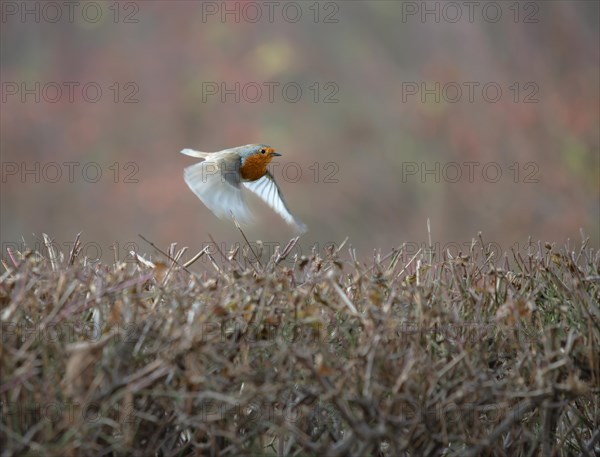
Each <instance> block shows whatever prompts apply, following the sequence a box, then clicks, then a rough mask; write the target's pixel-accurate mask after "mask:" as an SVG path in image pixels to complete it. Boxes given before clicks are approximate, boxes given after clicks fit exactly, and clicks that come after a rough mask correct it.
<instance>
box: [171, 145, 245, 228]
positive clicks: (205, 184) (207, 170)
mask: <svg viewBox="0 0 600 457" xmlns="http://www.w3.org/2000/svg"><path fill="white" fill-rule="evenodd" d="M184 151H190V153H188V152H184ZM181 152H182V153H183V154H186V155H191V156H192V157H202V158H206V160H205V161H204V162H200V163H196V164H194V165H192V166H190V167H187V168H185V169H184V170H183V178H184V180H185V182H186V184H187V185H188V186H189V188H190V189H192V192H194V193H195V194H196V196H197V197H198V198H199V199H200V200H202V203H204V204H205V205H206V206H207V207H208V209H210V210H211V211H212V212H213V213H214V214H215V215H216V216H217V217H220V218H222V219H231V214H232V213H233V215H234V216H235V218H236V220H237V221H238V222H239V223H241V224H249V223H251V222H252V220H253V218H252V214H251V213H250V210H249V209H248V206H247V204H246V201H245V200H244V196H243V195H242V190H241V188H240V182H239V167H240V164H239V157H238V156H237V155H235V154H231V153H224V154H214V155H213V154H212V153H201V152H198V151H193V150H191V149H184V150H183V151H181ZM192 153H193V154H192ZM199 154H203V155H199ZM211 156H212V157H211Z"/></svg>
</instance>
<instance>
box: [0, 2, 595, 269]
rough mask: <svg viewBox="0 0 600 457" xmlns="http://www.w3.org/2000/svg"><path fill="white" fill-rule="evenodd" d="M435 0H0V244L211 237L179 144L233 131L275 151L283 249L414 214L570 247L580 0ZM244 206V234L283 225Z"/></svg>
mask: <svg viewBox="0 0 600 457" xmlns="http://www.w3.org/2000/svg"><path fill="white" fill-rule="evenodd" d="M452 3H453V5H458V7H456V6H450V7H448V4H447V3H444V2H428V3H426V4H425V3H415V2H404V3H402V2H388V1H369V2H366V1H365V2H325V3H320V4H315V3H312V2H301V3H294V4H293V6H291V7H290V6H286V5H287V4H286V3H279V2H275V3H271V4H264V3H255V2H251V3H249V4H247V3H237V4H236V3H233V2H227V3H226V4H225V3H222V2H189V1H182V2H167V1H157V2H137V3H134V2H125V3H114V2H79V3H77V4H76V6H73V7H72V8H73V10H72V11H69V8H67V7H66V6H64V5H65V4H64V2H45V3H43V2H40V3H37V5H38V6H36V2H3V4H2V24H1V26H2V27H1V32H0V41H1V46H2V48H1V64H2V65H1V70H0V77H1V80H2V105H1V132H0V133H1V134H0V152H1V154H2V167H3V168H2V183H1V185H2V190H1V197H0V199H1V214H0V215H1V239H2V246H3V253H2V257H3V258H5V255H6V254H5V252H6V247H7V246H14V245H17V246H18V245H19V244H20V243H21V237H23V238H24V239H25V240H26V241H27V242H28V244H29V245H30V246H35V244H36V243H39V240H40V238H41V233H42V232H45V233H48V234H49V235H51V236H52V237H53V238H54V239H55V240H56V242H57V243H58V244H64V243H67V242H70V241H72V240H73V238H74V237H75V235H76V233H77V232H80V231H81V232H83V233H82V239H83V241H84V243H87V244H88V252H87V254H88V255H89V256H90V257H92V258H93V257H95V256H97V254H96V251H97V249H98V248H99V249H100V250H101V255H102V257H103V258H105V259H106V260H110V259H111V258H112V256H113V254H112V253H111V252H110V249H109V247H110V246H111V245H112V244H113V243H116V244H117V246H118V248H119V251H118V253H117V256H118V257H120V258H124V257H125V252H126V250H127V249H128V247H129V246H128V243H132V242H133V243H135V244H136V245H138V246H139V247H140V250H141V251H144V252H153V250H152V248H151V247H149V246H148V245H145V244H144V242H143V241H142V240H141V239H140V238H138V236H137V234H138V233H141V234H143V235H144V236H145V237H147V238H148V239H151V240H152V241H153V242H155V243H156V244H157V245H159V246H161V247H163V248H166V246H168V244H169V243H171V242H174V241H177V242H178V243H179V245H180V246H182V245H185V246H190V248H191V249H192V250H194V251H196V250H197V249H198V248H200V247H202V246H203V245H204V244H205V243H208V242H209V241H210V239H209V234H211V235H212V236H213V237H214V238H215V239H216V240H218V241H219V242H222V243H223V246H222V247H223V248H224V249H228V248H229V247H230V246H231V245H232V244H235V243H239V242H240V241H242V239H241V236H240V234H239V232H237V230H236V229H235V227H234V226H233V224H231V223H230V222H228V221H222V220H219V219H216V218H215V217H214V216H213V215H212V214H211V213H210V212H209V211H208V210H207V209H206V208H205V207H204V206H203V205H202V203H201V202H200V201H199V200H198V199H197V198H196V197H195V196H194V195H193V194H192V193H191V192H190V191H189V189H188V188H187V186H186V185H185V183H184V181H183V179H182V171H183V168H184V167H186V166H188V165H190V164H191V163H193V159H190V158H189V157H185V156H182V155H180V154H179V153H178V151H179V150H181V149H182V148H184V147H192V148H196V149H200V150H207V151H213V150H219V149H223V148H226V147H231V146H236V145H241V144H246V143H267V144H270V145H272V146H274V147H275V148H276V149H277V150H278V151H279V152H281V153H283V157H281V158H280V160H279V162H280V165H279V166H277V167H276V168H274V174H275V176H276V178H277V179H278V181H279V184H280V186H281V187H282V188H283V191H284V193H285V195H286V197H287V201H288V203H289V205H290V207H291V208H292V210H293V212H294V213H296V214H297V215H298V217H299V218H300V219H302V220H303V221H305V222H306V223H307V224H308V226H309V228H310V231H309V232H308V233H307V234H306V235H305V236H304V237H303V238H302V243H301V245H300V246H301V249H302V250H303V252H307V250H308V249H309V246H311V245H313V244H314V243H318V245H319V248H322V247H323V246H324V245H325V244H326V243H331V242H334V243H339V242H341V241H342V240H343V239H344V238H345V237H346V236H348V237H349V238H350V243H351V244H352V245H353V246H355V247H356V248H357V251H358V252H359V254H360V255H361V256H362V257H367V256H370V255H371V254H372V252H373V249H381V250H382V251H384V252H388V251H389V250H390V249H391V248H393V247H397V246H400V245H401V244H402V243H405V242H407V243H409V244H411V246H412V248H411V249H412V250H413V251H414V250H416V249H415V248H414V247H415V246H422V245H424V244H426V243H427V237H428V235H427V219H428V218H429V219H430V221H431V229H432V230H431V232H432V233H431V235H432V237H433V241H434V243H435V242H437V243H439V244H437V245H436V246H437V248H438V250H441V249H443V248H444V247H449V246H450V247H452V248H453V249H454V248H455V247H456V246H458V245H461V246H464V243H468V242H469V241H470V240H471V239H472V238H473V237H476V236H477V233H478V232H479V231H481V232H482V233H483V237H484V240H485V241H488V242H493V243H496V245H498V246H500V247H501V248H503V249H508V248H510V247H511V246H515V245H518V246H519V247H523V246H524V245H525V243H526V242H527V239H528V237H531V238H532V239H534V240H538V239H541V240H547V241H551V242H556V243H558V244H561V245H562V244H563V243H565V242H567V240H569V239H570V240H571V241H570V243H571V246H572V247H575V246H576V245H578V243H579V242H580V237H581V233H580V229H582V230H583V231H584V232H585V234H586V235H587V236H589V237H590V244H591V245H593V246H595V247H598V246H599V245H600V225H599V224H600V222H599V221H600V214H599V211H600V209H599V193H600V184H599V173H600V172H599V169H600V165H599V151H600V135H599V131H600V127H599V126H600V119H599V106H600V95H599V91H600V79H599V74H600V70H599V68H600V57H599V44H598V43H599V41H598V35H599V19H598V17H599V6H598V5H599V3H598V2H572V1H553V2H521V3H516V2H492V3H493V5H492V6H491V7H487V6H486V5H487V3H485V2H481V4H479V3H478V4H477V5H480V6H476V7H473V8H474V9H473V10H472V11H470V10H469V8H470V7H468V5H466V4H465V3H464V2H452ZM45 4H50V6H49V7H48V6H45V7H44V5H45ZM7 5H8V6H7ZM40 5H41V6H40ZM269 5H271V6H269ZM486 8H487V9H486ZM427 11H429V12H427ZM498 11H499V12H500V14H501V16H498ZM59 13H60V17H59ZM70 13H72V17H69V16H70ZM225 13H226V14H225ZM258 13H261V17H260V19H258V20H255V19H256V18H257V14H258ZM270 13H272V15H271V17H269V15H270ZM298 13H300V14H301V16H299V17H298ZM458 13H460V18H458V19H457V17H458V16H457V14H458ZM471 13H472V15H471ZM99 14H100V15H101V16H100V15H99ZM223 14H225V16H224V17H223ZM423 14H425V16H423ZM236 83H239V84H240V90H239V91H238V92H237V93H236V90H235V87H236V86H235V84H236ZM265 83H267V84H268V83H278V84H279V85H278V86H276V85H274V86H272V87H273V88H274V91H273V99H272V100H269V94H268V90H267V89H268V86H267V85H265ZM36 84H37V86H36ZM223 84H225V85H226V87H227V88H229V89H232V90H233V92H232V93H230V94H229V95H227V96H226V98H225V100H222V96H223V94H222V93H217V94H214V95H213V94H212V92H211V91H213V92H214V90H215V88H217V89H219V90H220V89H221V87H222V85H223ZM286 84H287V86H286V88H287V89H286V90H287V92H286V93H282V88H283V86H284V85H286ZM436 84H439V87H440V89H439V90H436ZM69 85H71V87H72V88H73V94H72V96H73V97H72V99H70V98H71V97H70V94H69V90H68V87H69ZM257 86H259V87H261V88H262V90H263V93H262V95H258V94H257V92H256V87H257ZM57 87H59V88H60V89H61V93H59V92H58V90H57ZM84 87H85V91H84V90H83V88H84ZM98 87H99V88H100V89H101V90H102V94H97V93H96V90H97V88H98ZM298 87H300V89H301V90H302V94H301V96H299V97H298V100H297V101H296V102H292V100H291V99H292V98H294V97H296V92H295V91H296V89H297V88H298ZM468 87H472V88H473V93H472V94H469V90H468ZM484 87H486V91H487V92H482V89H483V88H484ZM498 87H499V88H500V89H501V91H502V93H501V95H500V96H497V94H496V92H495V91H496V90H497V88H498ZM457 88H460V89H461V90H462V94H459V93H458V92H457V91H456V89H457ZM415 89H416V90H417V91H418V92H417V93H416V94H414V92H415ZM423 89H425V92H423ZM427 90H429V92H427ZM28 91H29V92H28ZM236 95H237V96H239V98H240V99H239V101H236V100H235V96H236ZM36 98H38V100H36ZM436 98H437V99H436ZM94 99H97V100H96V101H95V102H94V101H93V100H94ZM254 99H257V100H256V101H254ZM494 99H497V100H494ZM326 101H329V102H330V103H327V102H326ZM127 102H134V103H127ZM71 162H75V164H73V165H69V164H70V163H71ZM472 162H475V163H476V164H474V165H469V163H472ZM436 166H437V167H439V172H435V171H434V172H432V173H425V175H423V176H422V175H421V172H422V171H425V172H426V171H427V170H436V168H435V167H436ZM36 167H37V168H36ZM469 167H473V168H472V170H473V175H472V176H469ZM484 167H486V173H485V174H483V173H482V172H483V168H484ZM84 169H85V173H83V172H84ZM28 170H29V171H28ZM498 170H500V171H501V173H502V176H501V177H500V178H499V179H498V182H492V181H494V180H495V175H496V173H497V171H498ZM70 171H72V176H69V174H70V173H69V172H70ZM98 171H101V172H102V176H101V177H100V178H99V179H98V181H97V182H92V181H95V177H96V174H97V173H98ZM284 171H285V173H284ZM458 171H460V172H461V173H462V175H461V176H458V175H457V172H458ZM59 172H60V173H61V174H60V176H59V175H58V173H59ZM299 172H300V173H301V175H300V176H298V173H299ZM413 173H414V174H413ZM71 178H72V179H71ZM470 178H472V179H470ZM115 181H116V182H115ZM129 181H132V182H129ZM315 181H316V182H315ZM452 181H456V182H452ZM259 214H260V215H261V217H262V221H261V223H260V224H258V225H257V226H254V227H252V228H250V229H248V231H247V235H248V237H249V238H250V239H252V240H256V239H260V240H263V241H265V242H269V243H285V242H286V241H287V240H288V239H289V238H290V237H291V236H292V235H293V233H292V232H291V231H290V229H289V228H288V227H287V226H286V225H285V223H284V222H283V221H282V220H281V219H280V218H278V216H277V215H275V214H274V213H272V212H271V211H270V210H268V209H267V208H265V207H260V206H259ZM455 250H456V249H455Z"/></svg>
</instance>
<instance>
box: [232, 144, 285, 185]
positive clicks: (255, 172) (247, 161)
mask: <svg viewBox="0 0 600 457" xmlns="http://www.w3.org/2000/svg"><path fill="white" fill-rule="evenodd" d="M238 152H239V154H240V156H241V158H242V168H241V172H242V177H243V178H244V179H249V180H255V179H259V178H261V177H262V176H263V175H264V174H265V173H266V172H267V165H269V163H270V162H271V160H273V157H278V156H280V155H281V154H279V153H278V152H275V149H273V148H272V147H271V146H267V145H266V144H247V145H246V146H240V147H239V148H238Z"/></svg>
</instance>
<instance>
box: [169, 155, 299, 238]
mask: <svg viewBox="0 0 600 457" xmlns="http://www.w3.org/2000/svg"><path fill="white" fill-rule="evenodd" d="M181 153H182V154H185V155H188V156H191V157H196V158H199V159H202V162H199V163H196V164H194V165H191V166H189V167H187V168H185V169H184V171H183V177H184V180H185V182H186V184H187V185H188V186H189V188H190V189H192V192H194V193H195V194H196V196H197V197H198V198H199V199H200V200H202V203H204V204H205V205H206V206H207V207H208V209H210V210H211V211H212V212H213V213H214V214H215V215H216V216H217V217H220V218H222V219H228V218H230V217H231V215H232V214H233V216H234V217H235V219H236V220H237V221H239V222H240V223H242V224H249V223H251V222H253V220H254V217H253V215H252V212H251V211H250V208H249V207H248V205H247V203H246V199H245V198H244V195H243V193H242V187H245V188H246V189H248V190H250V191H251V192H253V193H255V194H256V195H258V196H259V197H260V198H261V199H262V200H263V201H264V202H265V203H266V204H267V205H269V206H270V207H271V208H272V209H273V210H274V211H275V212H276V213H277V214H279V215H280V216H281V217H282V218H283V219H284V220H285V221H286V222H287V223H288V224H289V225H291V226H292V227H293V228H294V229H295V230H296V231H297V232H300V233H304V232H306V230H307V227H306V225H305V224H303V223H302V222H301V221H300V220H299V219H297V218H296V217H295V216H294V215H293V214H292V213H291V212H290V210H289V209H288V206H287V204H286V203H285V200H284V199H283V194H282V193H281V189H279V186H278V185H277V183H276V182H275V178H273V175H272V174H271V173H270V172H269V170H268V169H267V166H268V165H269V163H270V162H271V160H273V158H274V157H278V156H281V154H279V153H278V152H275V149H273V148H272V147H270V146H268V145H266V144H247V145H245V146H238V147H236V148H231V149H223V150H222V151H217V152H201V151H195V150H193V149H183V150H182V151H181Z"/></svg>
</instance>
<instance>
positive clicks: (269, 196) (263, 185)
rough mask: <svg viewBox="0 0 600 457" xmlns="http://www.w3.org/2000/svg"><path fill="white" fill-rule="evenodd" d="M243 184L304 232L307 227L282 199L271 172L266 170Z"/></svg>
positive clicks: (289, 222)
mask: <svg viewBox="0 0 600 457" xmlns="http://www.w3.org/2000/svg"><path fill="white" fill-rule="evenodd" d="M243 184H244V186H246V187H247V188H248V189H249V190H251V191H252V192H254V193H255V194H256V195H258V196H259V197H260V198H261V199H262V200H263V201H264V202H265V203H266V204H267V205H269V206H270V207H271V208H272V209H273V210H274V211H275V212H276V213H277V214H279V215H280V216H281V217H283V219H284V220H285V221H286V222H287V223H288V224H290V225H292V226H293V227H295V228H296V230H297V231H299V232H300V233H304V232H306V230H307V227H306V225H305V224H304V223H302V222H300V221H299V220H298V219H296V218H295V217H294V216H293V214H292V213H290V210H289V209H288V207H287V205H286V204H285V200H284V199H283V195H282V193H281V190H279V186H278V185H277V183H276V182H275V179H274V178H273V176H272V175H271V173H269V172H267V174H265V175H264V176H263V177H262V178H260V179H257V180H256V181H244V183H243Z"/></svg>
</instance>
